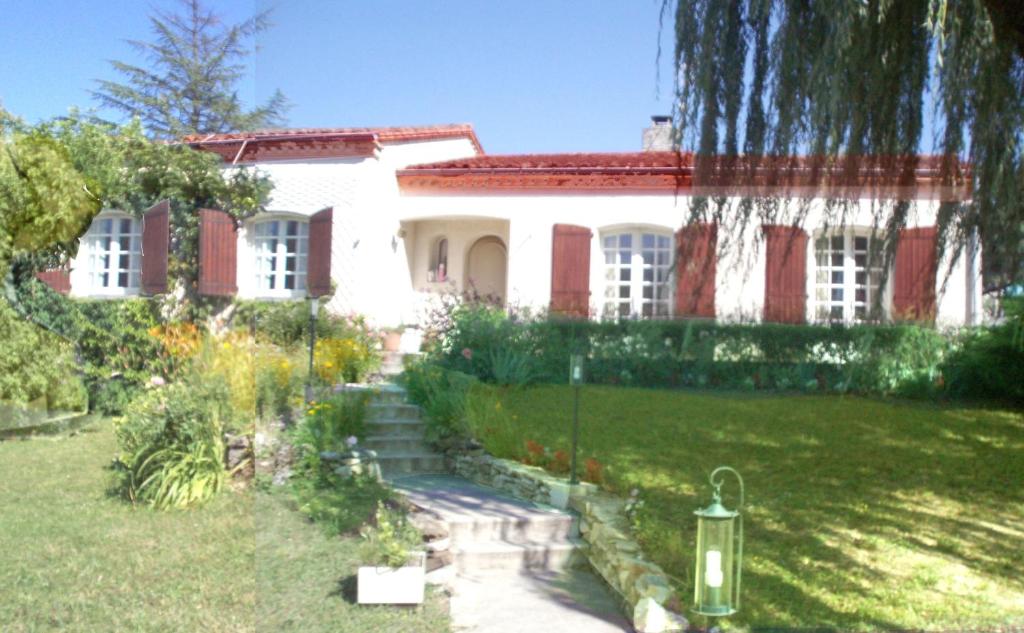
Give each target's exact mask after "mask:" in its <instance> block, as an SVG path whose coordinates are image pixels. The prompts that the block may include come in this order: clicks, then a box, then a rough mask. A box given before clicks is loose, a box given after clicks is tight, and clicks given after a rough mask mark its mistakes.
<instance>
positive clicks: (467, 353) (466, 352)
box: [462, 347, 473, 360]
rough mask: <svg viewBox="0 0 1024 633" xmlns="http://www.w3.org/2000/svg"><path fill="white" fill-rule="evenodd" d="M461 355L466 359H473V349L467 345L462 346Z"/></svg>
mask: <svg viewBox="0 0 1024 633" xmlns="http://www.w3.org/2000/svg"><path fill="white" fill-rule="evenodd" d="M462 357H463V358H465V359H466V360H473V350H471V349H469V348H468V347H464V348H462Z"/></svg>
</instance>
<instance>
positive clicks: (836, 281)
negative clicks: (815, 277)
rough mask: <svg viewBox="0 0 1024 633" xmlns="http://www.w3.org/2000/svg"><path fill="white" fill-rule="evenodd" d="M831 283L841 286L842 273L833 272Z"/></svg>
mask: <svg viewBox="0 0 1024 633" xmlns="http://www.w3.org/2000/svg"><path fill="white" fill-rule="evenodd" d="M832 283H834V284H841V283H843V271H841V270H833V271H832Z"/></svg>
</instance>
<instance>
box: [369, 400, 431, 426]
mask: <svg viewBox="0 0 1024 633" xmlns="http://www.w3.org/2000/svg"><path fill="white" fill-rule="evenodd" d="M366 419H367V421H372V420H419V419H420V408H419V407H417V406H416V405H414V404H404V403H402V404H398V403H379V402H372V403H370V404H368V405H367V406H366Z"/></svg>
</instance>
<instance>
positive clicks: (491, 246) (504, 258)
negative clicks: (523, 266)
mask: <svg viewBox="0 0 1024 633" xmlns="http://www.w3.org/2000/svg"><path fill="white" fill-rule="evenodd" d="M507 271H508V251H507V250H506V249H505V243H504V242H502V241H501V239H500V238H498V237H496V236H494V235H488V236H486V237H481V238H480V239H478V240H477V241H476V242H474V243H473V246H471V247H470V248H469V253H467V255H466V279H465V286H464V287H465V288H466V290H470V289H473V288H475V289H476V292H477V293H478V294H480V295H481V296H487V295H492V296H494V297H497V298H498V299H500V300H501V303H502V304H504V303H505V283H506V277H507Z"/></svg>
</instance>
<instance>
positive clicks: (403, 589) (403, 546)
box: [357, 502, 426, 604]
mask: <svg viewBox="0 0 1024 633" xmlns="http://www.w3.org/2000/svg"><path fill="white" fill-rule="evenodd" d="M375 523H376V525H374V526H371V527H367V528H364V529H363V530H362V536H363V539H364V540H363V547H364V555H363V559H364V560H365V561H366V562H367V563H369V564H368V565H365V566H361V567H360V568H359V575H358V578H357V581H358V585H357V594H358V595H357V601H358V602H359V604H421V603H422V602H423V588H424V586H425V584H426V553H425V552H424V551H423V549H422V544H423V536H422V535H421V534H420V532H419V530H417V529H416V528H415V527H414V526H412V525H411V524H409V522H408V521H406V519H405V517H404V516H403V515H402V514H401V513H400V512H397V511H394V510H389V509H388V508H386V507H385V506H384V504H383V503H382V502H377V514H376V521H375Z"/></svg>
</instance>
